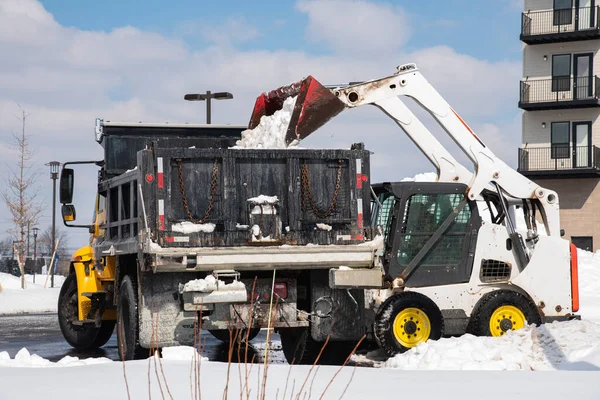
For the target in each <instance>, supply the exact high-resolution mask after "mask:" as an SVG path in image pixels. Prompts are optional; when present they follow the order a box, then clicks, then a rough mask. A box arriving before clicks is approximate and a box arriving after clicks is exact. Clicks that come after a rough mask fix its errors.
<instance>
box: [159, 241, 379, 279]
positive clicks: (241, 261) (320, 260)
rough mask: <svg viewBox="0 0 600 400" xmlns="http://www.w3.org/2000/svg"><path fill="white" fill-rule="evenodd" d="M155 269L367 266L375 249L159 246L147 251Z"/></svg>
mask: <svg viewBox="0 0 600 400" xmlns="http://www.w3.org/2000/svg"><path fill="white" fill-rule="evenodd" d="M150 254H151V256H152V269H153V271H154V272H177V271H180V272H183V271H190V272H193V271H215V270H223V269H234V270H236V271H244V270H254V271H256V270H271V269H274V268H275V269H297V268H303V269H325V268H331V267H339V266H341V265H344V266H347V267H354V268H360V267H370V266H372V265H373V260H374V258H375V249H374V247H373V246H370V245H369V243H368V242H367V243H364V244H359V245H344V246H335V245H333V246H301V247H300V246H276V247H275V246H273V247H271V246H269V247H256V248H254V247H238V248H222V249H207V248H161V249H160V250H155V251H152V252H150Z"/></svg>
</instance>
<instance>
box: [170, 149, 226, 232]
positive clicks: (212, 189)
mask: <svg viewBox="0 0 600 400" xmlns="http://www.w3.org/2000/svg"><path fill="white" fill-rule="evenodd" d="M181 161H182V159H181V158H178V159H177V172H178V174H179V188H180V189H181V200H182V201H183V208H184V210H185V213H186V214H187V217H188V219H189V220H190V221H191V222H193V223H195V224H204V223H205V222H206V221H208V218H210V213H211V211H212V208H213V205H214V204H215V194H216V192H217V177H218V173H219V167H218V160H217V159H216V158H215V163H214V164H213V170H212V179H211V183H210V199H209V201H208V207H207V208H206V212H205V213H204V217H202V219H200V220H198V219H194V217H192V213H191V212H190V208H189V206H188V202H187V197H186V196H185V184H184V183H183V171H182V166H181Z"/></svg>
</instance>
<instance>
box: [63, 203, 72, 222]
mask: <svg viewBox="0 0 600 400" xmlns="http://www.w3.org/2000/svg"><path fill="white" fill-rule="evenodd" d="M60 211H61V213H62V218H63V221H65V222H71V221H75V206H74V205H73V204H63V205H62V207H61V209H60Z"/></svg>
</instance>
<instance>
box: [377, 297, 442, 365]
mask: <svg viewBox="0 0 600 400" xmlns="http://www.w3.org/2000/svg"><path fill="white" fill-rule="evenodd" d="M373 328H374V333H375V338H376V339H377V342H378V343H379V346H380V347H381V348H382V349H383V350H384V351H385V352H386V353H387V354H388V355H389V356H393V355H394V354H396V353H402V352H404V351H406V350H408V349H410V348H413V347H415V346H416V345H418V344H420V343H424V342H426V341H427V340H437V339H439V338H441V337H442V334H443V331H444V318H443V317H442V312H441V311H440V309H439V308H438V307H437V305H436V304H435V303H434V302H433V301H432V300H431V299H430V298H428V297H426V296H424V295H422V294H420V293H417V292H402V293H399V294H396V295H394V296H391V297H390V298H388V299H387V300H386V301H385V302H384V303H383V305H382V306H381V308H380V309H379V312H378V313H377V316H376V317H375V324H374V327H373Z"/></svg>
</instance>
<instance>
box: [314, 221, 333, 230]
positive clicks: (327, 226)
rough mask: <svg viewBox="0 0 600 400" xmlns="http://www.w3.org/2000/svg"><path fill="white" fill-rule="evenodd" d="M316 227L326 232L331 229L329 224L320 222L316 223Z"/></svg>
mask: <svg viewBox="0 0 600 400" xmlns="http://www.w3.org/2000/svg"><path fill="white" fill-rule="evenodd" d="M317 228H318V229H320V230H322V231H327V232H329V231H330V230H332V229H333V228H332V227H331V225H327V224H321V223H318V224H317Z"/></svg>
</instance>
